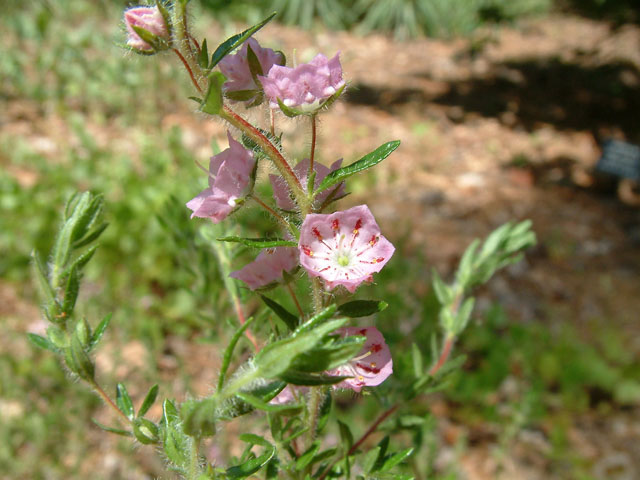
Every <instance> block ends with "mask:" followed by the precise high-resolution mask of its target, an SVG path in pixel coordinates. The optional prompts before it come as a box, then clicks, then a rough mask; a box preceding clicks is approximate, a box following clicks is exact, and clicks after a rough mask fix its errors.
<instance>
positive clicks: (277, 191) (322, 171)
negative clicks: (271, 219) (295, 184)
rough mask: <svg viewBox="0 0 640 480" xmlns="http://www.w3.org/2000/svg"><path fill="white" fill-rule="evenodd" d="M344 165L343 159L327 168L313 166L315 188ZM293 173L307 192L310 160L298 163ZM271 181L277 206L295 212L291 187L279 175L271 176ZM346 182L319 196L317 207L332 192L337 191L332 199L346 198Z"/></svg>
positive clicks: (318, 164) (316, 163) (316, 200)
mask: <svg viewBox="0 0 640 480" xmlns="http://www.w3.org/2000/svg"><path fill="white" fill-rule="evenodd" d="M341 165H342V159H340V160H336V161H335V162H333V164H332V165H331V167H329V168H327V167H325V166H324V165H322V164H321V163H318V162H315V163H314V164H313V169H314V170H315V171H316V179H315V182H314V183H315V185H314V186H315V187H318V185H320V182H322V180H324V178H325V177H326V176H327V175H329V173H331V172H333V171H334V170H337V169H339V168H340V166H341ZM293 172H294V173H295V174H296V177H298V179H299V180H300V184H301V185H302V188H303V189H304V190H305V191H306V190H307V177H308V174H309V159H308V158H305V159H304V160H301V161H300V162H298V164H297V165H296V166H295V167H293ZM269 180H271V186H272V187H273V196H274V197H275V198H276V204H277V205H278V207H280V208H282V209H283V210H293V209H294V208H295V204H294V203H293V200H292V199H291V192H290V191H289V186H288V185H287V182H285V181H284V179H283V178H282V177H279V176H277V175H269ZM344 188H345V187H344V182H341V183H340V184H339V185H338V186H337V187H333V188H329V189H327V190H325V191H323V192H322V193H320V194H318V196H317V197H316V199H315V203H316V205H318V206H320V205H322V203H323V202H324V201H325V200H326V199H327V197H329V195H331V192H333V191H334V190H335V193H334V194H333V195H332V196H331V198H332V199H338V198H341V197H344V196H345V195H346V192H345V189H344Z"/></svg>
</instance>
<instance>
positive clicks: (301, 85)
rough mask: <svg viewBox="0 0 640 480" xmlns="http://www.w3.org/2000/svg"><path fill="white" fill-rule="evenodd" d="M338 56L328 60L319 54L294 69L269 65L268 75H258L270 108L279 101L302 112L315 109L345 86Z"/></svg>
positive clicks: (274, 106) (275, 106) (276, 105)
mask: <svg viewBox="0 0 640 480" xmlns="http://www.w3.org/2000/svg"><path fill="white" fill-rule="evenodd" d="M338 55H339V54H337V53H336V55H335V56H334V57H333V58H332V59H331V60H329V59H327V57H325V56H324V55H322V54H321V53H319V54H318V55H316V57H315V58H314V59H313V60H311V61H310V62H309V63H303V64H302V65H298V66H297V67H296V68H290V67H284V66H279V65H274V66H273V67H271V70H269V73H268V75H267V76H264V77H262V76H261V77H259V78H260V81H261V82H262V86H263V88H264V93H265V94H266V95H267V97H269V101H270V102H269V105H270V107H271V108H278V100H280V101H281V102H282V103H283V104H284V105H285V106H286V107H290V108H296V109H300V110H301V111H304V112H312V111H315V110H317V109H318V108H319V107H320V106H321V104H322V102H324V101H325V100H327V99H329V97H331V96H333V95H334V94H335V93H336V92H337V91H338V90H340V89H341V88H342V87H343V86H344V80H343V79H342V66H341V65H340V59H339V58H338Z"/></svg>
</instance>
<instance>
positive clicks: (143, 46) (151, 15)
mask: <svg viewBox="0 0 640 480" xmlns="http://www.w3.org/2000/svg"><path fill="white" fill-rule="evenodd" d="M124 24H125V26H126V28H127V45H129V46H130V47H131V48H133V49H134V50H139V51H140V52H153V50H154V47H153V46H152V45H150V44H149V43H147V42H146V41H144V40H143V39H142V38H140V35H138V32H136V31H135V29H134V28H133V27H137V28H142V29H144V30H146V31H147V32H148V33H150V34H151V35H152V36H153V37H157V38H161V39H164V40H167V41H168V40H169V28H168V27H167V23H166V21H165V19H164V17H163V16H162V13H161V12H160V10H159V9H158V7H157V6H156V5H154V6H153V7H133V8H130V9H128V10H125V12H124Z"/></svg>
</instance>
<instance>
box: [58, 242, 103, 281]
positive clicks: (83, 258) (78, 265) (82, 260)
mask: <svg viewBox="0 0 640 480" xmlns="http://www.w3.org/2000/svg"><path fill="white" fill-rule="evenodd" d="M74 248H76V247H74ZM97 249H98V246H97V245H94V246H93V247H91V248H90V249H89V250H87V251H86V252H85V253H83V254H82V255H80V256H79V257H78V258H76V259H75V260H74V261H73V262H72V263H71V265H69V266H68V267H67V268H66V269H65V270H64V273H63V274H62V275H61V276H63V277H64V276H68V275H69V274H70V273H71V270H72V269H74V268H75V269H76V270H77V271H78V272H81V271H82V269H83V268H84V266H85V265H86V264H87V263H88V262H89V260H91V257H93V254H94V253H96V250H97Z"/></svg>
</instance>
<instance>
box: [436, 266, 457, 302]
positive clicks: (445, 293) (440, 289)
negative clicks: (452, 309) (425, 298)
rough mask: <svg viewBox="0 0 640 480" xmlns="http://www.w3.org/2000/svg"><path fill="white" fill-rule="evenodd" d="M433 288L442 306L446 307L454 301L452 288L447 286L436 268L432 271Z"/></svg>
mask: <svg viewBox="0 0 640 480" xmlns="http://www.w3.org/2000/svg"><path fill="white" fill-rule="evenodd" d="M431 286H432V287H433V291H434V292H435V294H436V297H437V298H438V302H440V305H441V306H443V307H446V306H448V305H449V304H450V303H451V302H452V301H453V291H452V290H451V287H449V286H448V285H445V283H444V282H443V281H442V278H440V275H439V274H438V272H437V271H436V269H435V268H434V269H432V270H431Z"/></svg>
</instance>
